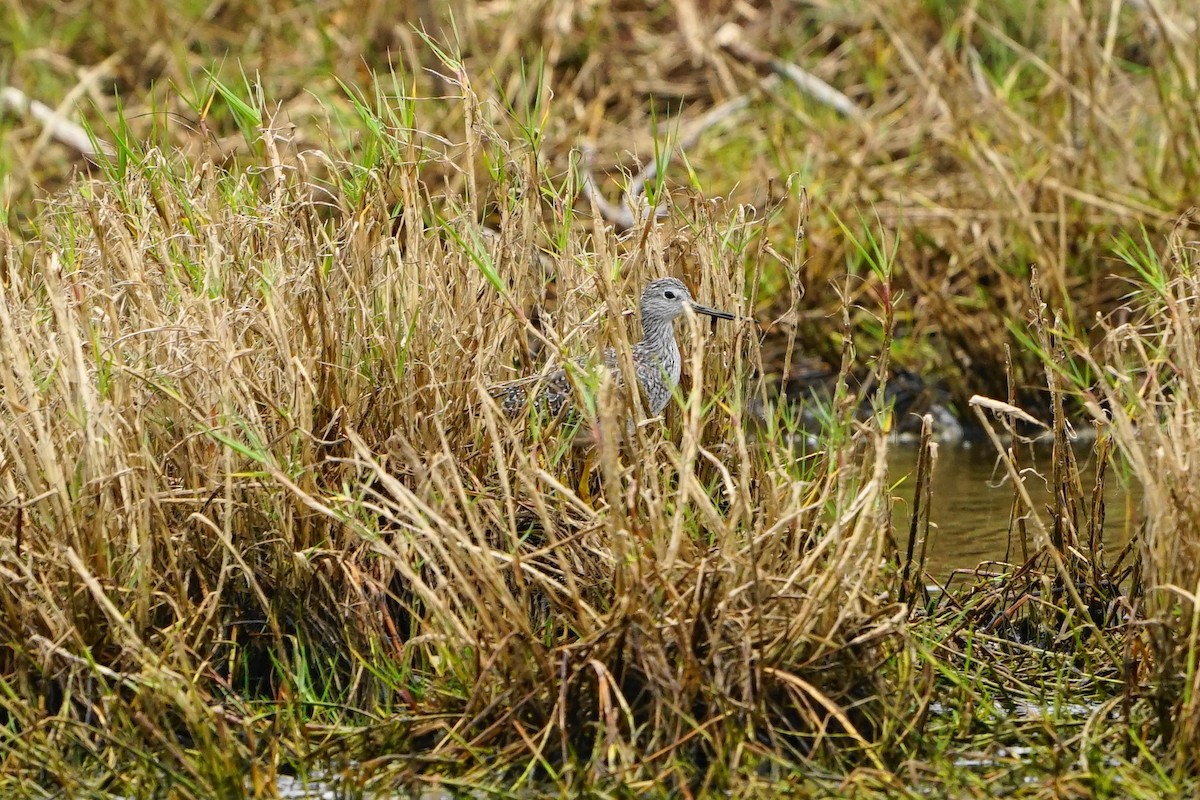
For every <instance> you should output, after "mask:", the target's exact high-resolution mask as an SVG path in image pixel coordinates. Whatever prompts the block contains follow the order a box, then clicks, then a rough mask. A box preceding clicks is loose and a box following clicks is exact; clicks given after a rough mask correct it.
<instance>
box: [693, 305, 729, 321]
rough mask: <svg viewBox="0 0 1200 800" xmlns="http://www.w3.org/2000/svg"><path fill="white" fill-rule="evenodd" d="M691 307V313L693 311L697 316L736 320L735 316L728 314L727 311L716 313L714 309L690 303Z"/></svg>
mask: <svg viewBox="0 0 1200 800" xmlns="http://www.w3.org/2000/svg"><path fill="white" fill-rule="evenodd" d="M691 307H692V311H695V312H696V313H697V314H705V315H707V316H710V317H716V318H717V319H737V316H735V315H734V314H730V313H729V312H728V311H718V310H717V309H715V308H709V307H708V306H702V305H700V304H699V303H691Z"/></svg>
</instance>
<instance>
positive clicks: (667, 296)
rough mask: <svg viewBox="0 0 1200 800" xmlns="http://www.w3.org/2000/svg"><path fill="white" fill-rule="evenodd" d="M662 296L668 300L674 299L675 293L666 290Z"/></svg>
mask: <svg viewBox="0 0 1200 800" xmlns="http://www.w3.org/2000/svg"><path fill="white" fill-rule="evenodd" d="M663 297H665V298H667V299H668V300H674V299H675V293H674V292H667V293H666V294H664V295H663Z"/></svg>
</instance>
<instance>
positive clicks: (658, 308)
mask: <svg viewBox="0 0 1200 800" xmlns="http://www.w3.org/2000/svg"><path fill="white" fill-rule="evenodd" d="M688 308H690V309H691V310H692V311H693V312H695V313H697V314H704V315H706V316H709V317H713V318H714V319H725V320H736V319H737V317H736V316H735V315H733V314H731V313H729V312H728V311H719V310H717V309H715V308H709V307H708V306H702V305H700V304H699V303H697V302H696V301H695V300H694V299H693V298H692V293H691V292H689V291H688V288H687V286H685V285H684V283H683V281H681V280H679V279H678V278H660V279H658V280H653V281H650V282H649V283H648V284H646V288H645V289H643V290H642V296H641V301H640V303H639V312H640V316H641V320H642V339H641V341H639V342H638V343H637V344H635V345H634V346H633V353H632V355H633V367H634V373H635V375H636V376H637V382H638V384H639V386H640V387H641V391H642V397H643V398H644V400H645V403H646V409H647V410H648V411H649V413H650V416H658V415H659V414H661V413H662V410H663V409H664V408H666V406H667V403H668V402H669V401H670V399H671V393H672V392H673V391H674V389H675V387H676V386H677V385H678V384H679V372H680V367H681V365H682V359H681V357H680V354H679V343H678V342H676V341H675V320H676V319H677V318H678V317H679V315H680V314H682V313H683V312H684V309H688ZM602 358H603V362H604V366H605V368H606V369H608V371H609V372H610V373H611V374H612V375H613V377H614V378H615V379H616V380H617V381H618V382H620V381H621V380H622V376H621V368H620V361H619V359H618V357H617V351H616V350H614V349H613V348H611V347H609V348H606V349H605V350H604V353H603V356H602ZM576 363H577V364H579V365H580V366H583V362H578V361H577V362H576ZM531 390H534V391H535V392H536V394H535V395H534V397H533V407H534V410H535V411H536V412H537V413H539V414H545V415H548V416H550V417H554V418H556V417H558V416H559V415H560V414H562V413H563V410H564V409H566V408H568V407H570V406H571V393H572V388H571V382H570V380H569V378H568V375H567V370H566V369H565V368H562V367H560V368H558V369H557V370H554V371H552V372H549V373H547V374H544V375H536V376H532V377H527V378H519V379H517V380H515V381H510V382H508V383H505V384H500V385H498V386H496V387H495V390H494V395H495V396H497V397H498V399H499V400H500V407H501V409H502V410H503V412H504V413H505V415H507V416H509V417H516V416H520V415H521V414H523V413H526V412H527V410H528V404H529V401H530V396H529V395H530V391H531Z"/></svg>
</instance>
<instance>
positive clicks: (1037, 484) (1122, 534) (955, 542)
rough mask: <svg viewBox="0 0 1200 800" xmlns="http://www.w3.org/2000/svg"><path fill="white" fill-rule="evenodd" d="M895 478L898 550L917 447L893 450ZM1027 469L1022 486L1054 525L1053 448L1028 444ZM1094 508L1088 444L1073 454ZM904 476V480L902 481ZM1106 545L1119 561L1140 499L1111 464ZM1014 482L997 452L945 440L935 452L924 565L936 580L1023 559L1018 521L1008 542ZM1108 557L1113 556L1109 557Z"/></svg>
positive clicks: (908, 506) (1031, 528)
mask: <svg viewBox="0 0 1200 800" xmlns="http://www.w3.org/2000/svg"><path fill="white" fill-rule="evenodd" d="M890 456H891V458H890V468H891V480H892V484H893V487H894V488H893V492H892V493H893V496H894V497H895V498H896V503H895V506H894V512H893V513H894V520H895V528H896V536H897V538H898V541H899V543H900V546H901V548H903V547H905V546H906V545H907V543H908V530H909V524H910V520H911V517H912V496H913V491H914V488H915V483H916V467H917V449H916V448H915V447H893V448H892V449H891V453H890ZM1021 457H1022V463H1023V465H1026V466H1029V467H1032V468H1033V471H1027V473H1026V475H1027V476H1026V479H1025V485H1026V487H1027V490H1028V492H1029V496H1030V498H1031V500H1032V501H1033V503H1034V505H1035V507H1036V508H1037V510H1038V515H1039V516H1040V517H1041V519H1042V522H1043V524H1045V525H1046V526H1047V528H1049V527H1050V524H1051V519H1052V517H1051V515H1050V513H1049V512H1048V511H1047V510H1046V506H1047V505H1048V504H1049V503H1050V501H1051V496H1050V492H1049V490H1048V488H1047V486H1046V481H1047V480H1048V479H1049V476H1050V448H1049V446H1044V447H1043V446H1040V445H1039V446H1035V447H1030V448H1026V450H1025V451H1024V452H1023V453H1022V454H1021ZM1076 459H1077V460H1078V462H1079V470H1080V476H1081V480H1082V483H1083V486H1084V491H1085V493H1087V495H1088V501H1089V510H1090V496H1091V488H1092V483H1093V481H1094V480H1095V463H1094V462H1095V457H1094V455H1092V452H1091V450H1090V449H1089V448H1088V447H1086V446H1085V447H1081V448H1080V449H1079V450H1077V451H1076ZM902 479H903V480H902ZM1104 496H1105V520H1104V528H1103V532H1104V533H1103V541H1104V547H1105V550H1106V551H1107V552H1108V553H1109V554H1110V557H1113V558H1115V556H1116V554H1117V553H1118V552H1119V551H1120V548H1122V547H1123V546H1124V545H1125V543H1126V542H1127V531H1128V530H1130V526H1129V524H1128V523H1129V521H1130V519H1131V515H1132V514H1133V513H1134V510H1135V505H1136V504H1135V503H1134V502H1133V501H1135V500H1136V496H1134V495H1130V494H1129V493H1128V492H1127V491H1125V489H1124V487H1122V485H1121V481H1120V480H1119V479H1118V476H1117V474H1116V473H1115V472H1114V471H1113V470H1112V469H1111V468H1110V469H1109V471H1108V473H1107V474H1106V476H1105V495H1104ZM1012 505H1013V487H1012V483H1011V482H1010V481H1009V479H1008V472H1007V470H1006V469H1005V468H1004V465H1003V464H1001V463H999V462H998V461H997V459H996V454H995V451H994V450H993V449H992V448H991V447H989V446H985V445H974V446H967V445H943V446H941V447H940V448H939V449H938V455H937V462H936V464H935V466H934V472H933V502H932V504H931V509H930V515H929V520H930V534H929V545H928V558H927V562H926V569H927V571H928V572H929V574H930V575H931V576H933V577H934V578H937V579H938V580H944V579H945V578H947V577H949V575H950V574H951V572H953V571H954V570H956V569H974V568H975V567H976V566H977V565H978V564H980V563H981V562H984V561H1009V562H1018V563H1019V562H1020V561H1022V556H1021V545H1020V542H1019V534H1018V533H1017V532H1016V526H1015V524H1014V525H1013V526H1012V528H1013V534H1012V541H1011V542H1010V541H1009V527H1010V522H1009V518H1010V516H1011V514H1012ZM1027 529H1028V530H1029V538H1030V541H1029V548H1030V550H1031V551H1033V550H1035V549H1036V540H1035V539H1034V536H1035V533H1034V523H1033V522H1032V521H1030V522H1029V523H1028V524H1027ZM1110 561H1111V558H1110Z"/></svg>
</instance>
